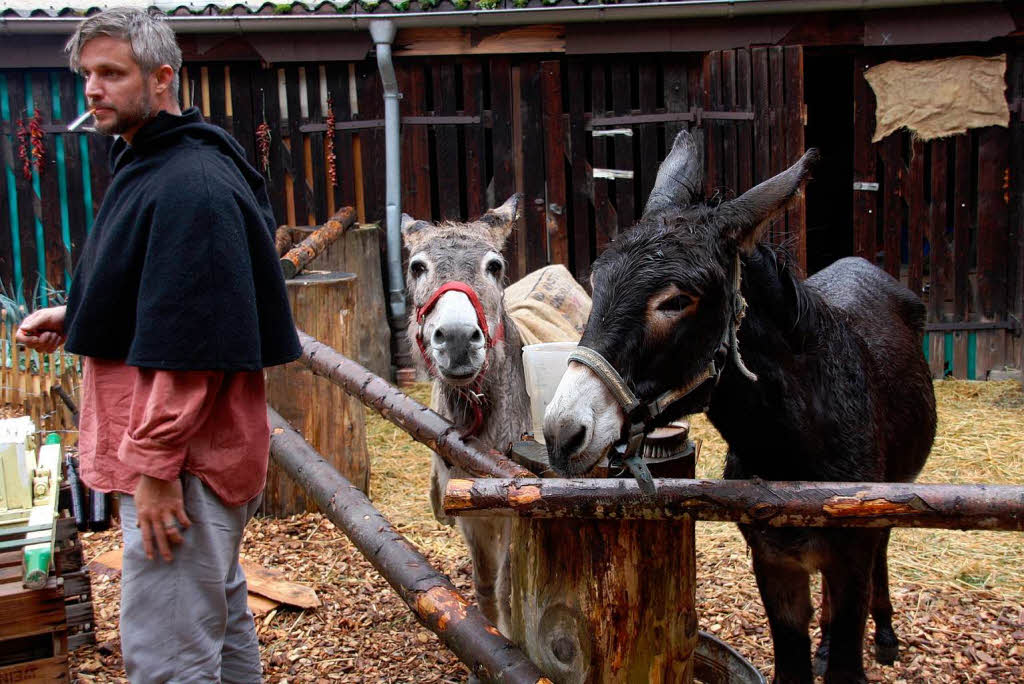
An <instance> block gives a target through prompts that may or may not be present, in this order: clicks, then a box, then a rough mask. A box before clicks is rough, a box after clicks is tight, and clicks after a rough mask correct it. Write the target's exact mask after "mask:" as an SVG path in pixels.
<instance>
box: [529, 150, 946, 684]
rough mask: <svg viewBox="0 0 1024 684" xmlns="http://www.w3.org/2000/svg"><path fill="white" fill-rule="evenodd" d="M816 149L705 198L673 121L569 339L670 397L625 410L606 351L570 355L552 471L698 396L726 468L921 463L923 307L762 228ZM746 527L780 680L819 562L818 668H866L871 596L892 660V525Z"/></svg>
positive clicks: (868, 272) (846, 468) (750, 473)
mask: <svg viewBox="0 0 1024 684" xmlns="http://www.w3.org/2000/svg"><path fill="white" fill-rule="evenodd" d="M815 156H816V155H815V152H814V151H811V152H808V153H807V154H805V155H804V157H803V158H802V159H801V160H800V161H799V162H797V163H796V164H795V165H794V166H793V167H791V168H790V169H789V170H788V171H785V172H784V173H782V174H780V175H778V176H776V177H775V178H772V179H771V180H768V181H766V182H764V183H762V184H760V185H758V186H757V187H755V188H752V189H751V190H750V191H748V192H747V193H745V194H743V195H742V196H740V197H738V198H736V199H734V200H732V201H728V202H722V203H721V204H719V205H718V206H716V207H709V206H705V205H702V204H695V200H696V199H697V198H698V196H699V193H698V189H699V186H700V178H701V176H702V172H701V163H700V157H699V153H698V152H697V151H696V146H695V145H694V143H693V141H692V140H691V138H690V136H689V134H687V133H686V132H685V131H683V133H681V134H680V135H679V137H678V138H677V139H676V141H675V144H674V146H673V149H672V151H671V153H670V154H669V156H668V158H667V159H666V160H665V162H664V163H663V164H662V167H661V169H660V170H659V173H658V180H657V182H656V184H655V188H654V191H653V193H652V195H651V198H650V199H649V200H648V204H647V206H646V208H645V210H644V215H643V217H642V218H641V219H640V221H639V223H638V224H637V225H636V226H635V227H634V228H633V229H632V230H630V231H629V232H627V233H626V234H625V235H623V236H622V237H621V238H619V239H617V240H616V241H615V242H614V243H613V244H612V245H611V246H610V247H609V248H608V250H607V251H606V252H605V253H604V254H602V255H601V256H600V258H599V259H598V260H597V261H596V262H595V264H594V269H593V276H592V278H591V282H592V284H593V290H594V308H593V310H592V312H591V314H590V320H589V322H588V324H587V329H586V332H585V333H584V334H583V339H582V341H581V343H580V344H581V345H582V346H584V347H589V348H590V349H592V350H594V351H595V352H597V353H598V354H600V355H601V356H603V357H604V359H606V360H607V362H608V363H609V364H610V366H611V367H612V368H614V371H617V372H618V374H619V375H620V376H621V378H622V379H623V380H624V381H625V383H626V384H627V385H628V386H629V387H630V388H631V389H632V390H633V393H634V394H635V395H636V397H638V398H639V399H640V400H641V401H642V402H651V401H653V400H655V399H662V403H661V405H662V406H664V405H665V404H668V406H667V409H666V410H665V411H664V412H663V413H660V414H659V415H657V416H656V417H655V418H652V417H651V416H650V413H649V412H648V411H647V409H646V407H645V408H644V411H641V412H640V413H642V414H643V417H642V418H638V417H637V415H636V414H637V411H633V412H631V413H630V415H629V416H628V417H627V415H626V413H625V412H624V410H623V409H622V408H621V406H620V404H619V403H618V401H617V400H616V399H615V398H614V397H613V395H612V394H611V393H610V392H609V390H608V389H607V388H606V385H605V382H606V381H604V380H602V379H600V377H599V375H600V373H599V372H597V371H595V370H592V369H591V366H594V365H597V366H599V365H600V363H595V362H594V361H593V358H594V357H593V356H591V357H590V359H591V361H590V363H591V365H590V366H588V365H585V363H582V362H576V363H570V364H569V369H568V371H567V372H566V375H565V377H564V378H563V380H562V383H561V385H560V386H559V388H558V392H557V394H556V396H555V398H554V399H553V401H552V402H551V405H550V406H549V408H548V411H547V415H546V419H545V428H544V434H545V437H546V440H547V444H548V449H549V456H550V459H551V464H552V466H553V467H554V468H555V469H556V470H558V471H560V472H561V473H563V474H565V475H577V474H579V473H582V472H585V471H587V470H589V469H590V467H591V466H593V464H594V463H596V462H597V461H598V460H599V459H600V458H601V457H602V456H603V455H605V454H606V453H607V452H608V451H609V449H611V448H613V447H616V448H621V445H622V444H623V442H624V440H625V437H626V435H627V433H628V430H629V428H630V427H631V426H633V425H636V424H638V421H641V420H644V419H646V423H647V427H650V425H653V424H658V423H661V422H664V421H667V420H671V419H673V418H675V417H677V416H679V415H681V414H685V413H695V412H699V411H701V410H706V411H707V414H708V417H709V418H710V420H711V422H712V423H713V424H714V426H715V427H716V428H717V429H718V430H719V431H720V432H721V433H722V436H723V437H724V438H725V439H726V441H727V442H728V444H729V453H728V457H727V461H726V467H725V477H727V478H732V479H737V478H753V477H758V478H762V479H764V480H818V481H835V480H843V481H902V482H905V481H910V480H913V479H914V477H916V476H917V473H918V472H919V471H920V470H921V467H922V466H923V465H924V462H925V459H926V458H927V456H928V452H929V450H930V449H931V444H932V439H933V438H934V436H935V396H934V393H933V391H932V384H931V379H930V376H929V372H928V366H927V365H926V363H925V360H924V358H923V355H922V352H921V337H922V332H923V326H924V320H925V308H924V306H923V305H922V304H921V302H920V301H919V300H918V299H917V297H915V296H914V295H913V294H912V293H911V292H910V291H909V290H907V289H906V288H905V287H903V286H902V285H900V283H899V282H897V281H896V280H894V279H893V278H891V277H890V276H889V275H887V274H886V273H884V272H883V271H881V270H879V269H878V268H876V267H875V266H873V265H871V264H870V263H868V262H867V261H864V260H863V259H857V258H848V259H843V260H841V261H838V262H836V263H834V264H832V265H831V266H829V267H828V268H826V269H824V270H823V271H821V272H819V273H817V274H815V275H814V276H812V277H811V278H808V279H807V280H803V281H802V280H800V279H799V278H798V277H797V276H796V274H795V272H794V269H793V268H792V267H791V266H790V265H789V264H788V263H787V259H786V257H785V256H784V254H783V253H782V252H781V251H780V250H778V249H774V248H772V247H770V246H767V245H762V244H759V240H760V239H761V237H762V235H763V233H764V228H765V224H766V219H767V218H768V217H769V216H770V215H771V214H772V213H773V212H774V211H775V210H777V209H778V208H780V207H781V206H782V205H783V204H784V203H785V202H786V200H788V199H789V198H790V197H791V196H792V195H793V194H794V193H795V192H796V191H797V190H798V188H799V187H800V184H801V183H802V182H803V180H804V179H805V177H806V175H807V173H808V167H809V165H810V163H811V162H812V161H813V160H814V158H815ZM744 314H745V315H744ZM741 351H742V355H741V354H740V352H741ZM687 387H689V388H690V391H689V392H688V393H685V392H679V391H678V390H679V389H680V388H687ZM652 406H653V405H652ZM654 412H655V413H657V411H654ZM740 529H741V531H742V533H743V536H744V537H745V538H746V540H747V543H748V544H749V545H750V549H751V553H752V558H753V565H754V573H755V575H756V577H757V584H758V588H759V589H760V592H761V599H762V601H763V602H764V606H765V612H766V613H767V614H768V621H769V624H770V625H771V632H772V641H773V643H774V647H775V681H776V682H812V681H813V674H812V666H811V658H810V650H811V642H810V636H809V634H808V629H809V625H810V620H811V616H812V612H813V611H812V608H811V600H810V590H809V578H810V573H811V572H812V571H821V573H822V577H823V601H822V605H823V611H822V613H823V616H822V643H821V645H820V646H819V649H818V665H819V667H820V669H821V671H822V672H823V673H824V675H825V681H826V682H830V683H838V682H864V681H866V680H865V676H864V666H863V662H862V657H861V651H862V645H863V640H864V629H865V623H866V621H867V614H868V610H869V607H870V610H871V613H872V615H873V616H874V619H875V625H876V630H875V644H876V658H877V659H878V660H879V661H880V662H884V663H891V662H892V661H893V660H894V658H895V657H896V652H897V645H898V641H897V639H896V635H895V633H894V632H893V629H892V605H891V603H890V601H889V586H888V567H887V562H886V547H887V545H888V542H889V532H888V530H868V529H859V530H854V529H849V530H842V529H835V530H822V529H796V528H791V529H761V528H758V527H754V526H744V525H741V526H740Z"/></svg>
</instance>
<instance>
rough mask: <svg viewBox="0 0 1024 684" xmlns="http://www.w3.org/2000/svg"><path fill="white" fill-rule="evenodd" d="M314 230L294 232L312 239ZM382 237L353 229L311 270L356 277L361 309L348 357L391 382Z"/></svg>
mask: <svg viewBox="0 0 1024 684" xmlns="http://www.w3.org/2000/svg"><path fill="white" fill-rule="evenodd" d="M314 230H315V227H310V228H296V229H295V231H294V232H296V233H299V234H300V235H308V234H310V233H312V232H313V231H314ZM381 235H382V233H381V230H380V228H378V227H377V226H375V225H370V226H365V227H361V228H358V229H355V228H354V227H353V229H350V230H347V231H345V233H344V234H343V235H342V236H341V237H339V238H338V239H337V240H335V241H334V242H332V243H331V244H329V245H328V246H327V248H326V249H324V251H323V252H321V253H320V254H318V255H317V256H316V257H315V258H314V259H313V260H312V261H311V262H309V265H308V266H307V269H316V270H321V271H346V272H348V273H355V274H356V276H357V280H356V284H355V289H356V301H358V302H359V306H358V307H357V308H356V310H355V312H354V319H353V320H354V323H353V329H354V333H355V337H354V344H355V346H354V347H352V348H350V349H348V350H345V351H344V354H345V355H346V356H348V357H349V358H350V359H352V360H354V361H357V362H358V363H359V365H361V366H363V367H364V368H366V369H368V370H371V371H373V372H374V373H376V374H377V375H379V376H381V377H382V378H385V379H391V377H392V375H391V329H390V327H389V326H388V314H387V302H386V300H385V294H384V291H385V288H384V276H383V274H382V271H381V269H382V265H381V247H380V241H381ZM299 327H300V328H302V325H301V324H300V325H299ZM339 351H341V350H339Z"/></svg>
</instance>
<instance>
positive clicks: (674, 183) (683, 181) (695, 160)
mask: <svg viewBox="0 0 1024 684" xmlns="http://www.w3.org/2000/svg"><path fill="white" fill-rule="evenodd" d="M703 147H704V146H703V144H702V140H701V138H700V137H699V134H698V136H693V135H690V132H689V131H687V130H686V129H685V128H684V129H683V130H681V131H679V135H677V136H676V139H675V142H673V143H672V149H671V150H670V151H669V153H668V156H666V157H665V160H664V161H663V162H661V166H659V167H658V176H657V178H655V179H654V187H653V188H652V189H651V196H650V197H648V198H647V204H646V205H645V206H644V218H647V217H648V216H653V215H654V214H657V213H660V212H662V211H665V210H666V209H673V208H674V209H683V208H685V207H688V206H690V205H691V204H693V202H694V200H696V199H697V198H698V197H700V194H701V183H702V181H703V177H704V170H703V169H704V164H703V162H702V161H701V154H702V152H703Z"/></svg>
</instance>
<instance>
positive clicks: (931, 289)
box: [0, 46, 1024, 377]
mask: <svg viewBox="0 0 1024 684" xmlns="http://www.w3.org/2000/svg"><path fill="white" fill-rule="evenodd" d="M865 54H867V53H865ZM803 59H804V57H803V51H802V49H801V48H800V47H799V46H788V47H764V48H752V49H734V50H716V51H711V52H704V53H663V54H657V55H650V54H649V55H635V54H613V55H585V56H584V55H563V54H545V55H537V54H511V53H510V54H501V55H453V56H444V57H437V56H404V57H400V58H397V59H396V67H397V71H398V77H399V82H400V87H401V90H402V93H403V99H402V103H401V112H402V117H403V126H402V167H403V168H402V176H403V186H404V187H403V210H404V211H405V212H407V213H409V214H411V215H413V216H415V217H417V218H425V219H431V220H442V219H468V218H473V217H476V216H478V215H480V214H481V213H482V212H483V211H484V210H485V209H486V208H487V207H488V206H493V205H494V204H497V203H500V202H502V201H504V199H505V198H507V197H508V196H509V195H511V194H512V193H514V192H522V193H524V196H525V203H524V216H523V219H522V221H521V223H520V225H519V226H518V229H517V230H516V231H515V232H514V233H513V234H512V236H511V237H510V240H509V244H508V245H507V246H506V250H505V252H506V257H507V259H508V262H509V277H510V278H511V279H515V278H518V277H520V276H522V275H524V274H525V273H527V272H529V271H531V270H533V269H536V268H538V267H540V266H543V265H546V264H548V263H563V264H565V265H567V266H568V267H569V268H570V269H571V271H572V272H573V273H574V274H575V275H576V276H577V277H578V278H579V279H580V280H581V281H585V279H586V277H587V276H588V274H589V269H590V265H591V263H592V262H593V259H594V258H595V257H596V256H597V254H599V253H600V252H601V251H602V250H603V249H604V247H605V246H606V245H607V244H608V242H609V241H610V240H612V239H613V238H614V237H615V236H616V235H617V234H618V233H619V232H620V231H622V230H624V229H626V228H628V227H629V226H630V225H632V223H633V222H634V221H635V220H636V219H637V217H638V216H639V214H640V213H641V212H642V209H643V205H644V202H645V201H646V199H647V196H648V194H649V192H650V188H651V186H652V184H653V182H654V178H655V175H656V172H657V166H658V162H659V160H660V159H661V158H662V157H663V156H664V154H665V152H666V150H667V149H668V147H669V146H670V145H671V141H672V139H673V138H674V136H675V134H676V132H678V131H679V130H680V129H681V128H683V127H686V128H688V129H690V130H691V131H692V132H694V133H695V134H696V135H699V136H700V137H701V139H702V140H703V144H704V146H705V159H706V164H705V184H704V185H705V188H704V189H705V195H706V197H707V198H709V199H712V200H714V199H716V198H717V199H727V198H729V197H731V196H734V195H736V194H738V193H741V192H743V191H744V190H746V189H747V188H749V187H750V186H752V185H753V184H756V183H758V182H760V181H762V180H764V179H766V178H768V177H770V176H772V175H774V174H775V173H778V172H779V171H781V170H783V169H785V168H786V167H787V166H789V165H790V164H791V163H792V162H793V161H795V160H796V159H797V158H798V157H799V155H800V154H801V153H802V151H803V149H804V125H805V119H804V117H805V114H804V112H805V109H804V103H803V84H804V70H803ZM1021 60H1022V57H1021V52H1020V50H1019V49H1018V50H1016V51H1015V52H1014V51H1011V55H1010V61H1009V73H1008V76H1007V81H1008V86H1009V90H1008V99H1009V100H1010V102H1011V104H1012V111H1013V114H1012V121H1011V127H1010V129H1009V130H1007V129H999V128H993V129H983V130H978V131H972V132H970V133H969V134H967V135H963V136H958V137H956V138H951V139H947V140H944V141H935V142H930V143H920V142H914V141H912V140H911V139H910V137H909V136H908V135H907V134H905V133H903V134H894V135H893V136H890V137H889V138H888V139H886V140H884V141H882V142H881V143H878V144H875V145H872V144H871V143H870V134H871V131H870V130H869V129H870V128H872V127H873V119H874V100H873V95H872V94H871V91H870V88H868V87H867V85H866V83H865V82H864V79H863V73H862V72H863V69H864V68H865V67H866V66H867V65H868V63H869V61H870V60H868V57H866V56H865V57H864V58H863V59H861V60H860V61H859V62H858V63H857V64H856V65H855V72H856V73H855V74H854V82H855V83H854V85H855V102H856V106H855V112H854V114H855V116H856V119H855V122H856V123H855V131H856V132H855V137H856V140H855V141H854V149H855V159H854V166H855V177H854V180H856V181H871V182H878V183H879V186H880V189H879V191H878V192H867V191H855V192H854V236H853V237H854V240H853V243H854V249H855V253H856V254H859V255H861V256H865V257H866V258H869V259H871V260H872V261H874V262H876V263H878V264H879V265H881V266H882V267H884V268H886V269H887V270H889V271H890V272H891V273H893V274H894V275H897V276H898V277H900V278H901V279H902V280H903V281H904V282H906V283H907V284H908V286H910V287H911V288H912V289H913V290H914V291H916V292H919V293H920V294H921V296H922V297H923V298H924V300H925V301H926V303H927V304H928V308H929V321H930V325H931V326H932V330H931V331H930V335H929V340H928V342H927V343H926V348H927V351H928V354H929V359H930V361H931V363H932V364H933V368H934V370H935V373H936V375H941V374H944V373H953V374H954V375H957V376H960V377H968V376H970V377H984V376H985V374H986V373H987V371H988V369H989V368H994V367H998V366H1000V365H1002V364H1003V363H1010V364H1013V363H1016V361H1015V359H1016V358H1017V357H1019V355H1020V354H1021V353H1022V352H1021V349H1020V347H1021V345H1020V344H1019V338H1018V337H1016V336H1015V335H1014V334H1013V333H1012V332H1011V330H1010V328H1011V326H1012V325H1013V322H1014V320H1019V319H1020V317H1021V315H1022V312H1021V311H1020V307H1021V273H1022V271H1024V265H1022V263H1021V262H1022V254H1024V249H1022V248H1021V245H1020V242H1021V239H1022V236H1021V231H1020V229H1019V226H1020V223H1021V215H1022V213H1024V212H1022V211H1021V203H1022V200H1021V197H1022V192H1021V187H1022V182H1021V164H1022V161H1021V160H1022V158H1024V154H1022V140H1024V133H1022V131H1021V113H1022V109H1021V104H1020V102H1021V100H1022V95H1024V87H1022V83H1021V82H1022V78H1024V76H1022V74H1024V66H1022V61H1021ZM182 99H183V101H184V102H185V103H194V104H196V105H198V106H200V107H201V109H202V110H203V112H204V114H205V115H206V116H207V117H208V118H209V119H210V120H211V121H213V122H214V123H216V124H219V125H221V126H223V127H224V128H226V129H227V130H228V131H230V132H231V133H232V134H233V135H234V136H235V137H236V138H237V139H238V140H239V141H240V142H241V143H242V145H243V146H244V147H245V149H246V151H247V154H248V156H249V159H250V161H252V162H253V163H254V164H255V165H257V166H258V167H260V168H261V169H262V170H263V171H264V172H265V175H266V176H267V178H268V183H269V187H270V196H271V199H272V203H273V206H274V211H275V214H276V217H277V221H278V222H279V223H280V224H291V225H311V224H316V223H320V222H322V221H324V220H325V219H326V218H327V217H328V216H330V214H331V213H332V212H333V211H334V210H336V209H337V208H338V207H341V206H345V205H351V206H355V207H356V208H357V211H358V216H359V220H360V221H378V220H381V219H382V218H383V215H384V192H385V183H384V159H385V154H384V132H383V102H382V98H381V85H380V79H379V77H378V75H377V67H376V63H375V61H374V60H373V59H366V60H360V61H355V62H326V63H315V62H310V63H289V64H285V65H272V66H269V67H265V66H262V65H261V64H260V63H259V62H255V61H210V62H189V63H187V64H186V66H185V68H184V69H183V72H182ZM328 102H329V103H330V105H331V106H332V107H333V113H334V118H335V122H336V124H335V136H334V150H335V155H336V182H332V180H331V178H330V174H329V169H328V159H327V154H326V137H327V136H326V125H325V121H326V119H327V113H328V112H327V109H328ZM83 109H84V101H83V98H82V94H81V86H80V81H79V80H78V79H77V78H76V77H74V76H73V75H71V74H70V73H68V72H67V71H66V70H58V69H49V70H48V69H29V70H0V148H2V149H0V152H2V154H3V161H4V164H3V170H2V172H0V282H2V283H3V285H4V287H5V289H6V290H7V291H8V292H10V291H11V290H14V291H16V292H19V293H21V294H22V296H23V297H24V298H26V299H34V300H38V301H40V302H46V301H47V300H48V298H49V297H48V294H47V291H46V289H45V288H42V287H41V286H40V283H42V282H43V281H44V280H45V283H46V284H47V285H48V287H50V288H53V289H55V290H61V289H64V288H66V286H67V284H68V281H69V277H70V271H71V267H72V265H73V264H74V263H75V260H76V259H77V256H78V250H79V249H80V248H81V245H82V243H83V241H84V238H85V235H86V234H87V233H88V231H89V229H90V227H91V222H92V220H93V218H94V216H95V212H96V209H97V208H98V206H99V203H100V201H101V200H102V197H103V194H104V192H105V190H106V187H107V185H108V183H109V173H108V170H107V162H106V150H107V148H108V146H109V139H107V138H105V137H102V136H97V135H91V134H87V133H81V132H76V133H67V132H66V131H65V127H66V123H67V122H68V121H69V120H71V119H73V118H74V117H75V116H76V115H77V114H79V113H80V112H81V111H83ZM37 111H38V112H39V116H40V118H41V121H42V125H43V131H44V133H45V135H44V148H45V158H44V160H43V165H42V168H41V169H40V170H36V169H33V168H32V167H31V166H30V167H29V169H28V174H27V175H26V174H25V173H24V170H23V164H22V161H21V159H20V158H19V147H20V144H19V135H18V123H19V122H26V121H27V120H29V119H31V118H32V116H33V115H35V114H36V112H37ZM262 122H267V123H268V124H269V126H270V130H271V144H270V148H269V154H268V156H267V160H266V161H267V164H266V166H265V168H264V165H263V163H262V159H261V155H260V154H259V150H258V143H257V139H256V131H257V127H258V125H259V124H260V123H262ZM805 223H806V219H805V207H804V198H803V196H802V195H800V196H798V197H796V198H794V200H793V201H792V202H791V203H790V204H789V205H788V206H787V207H786V208H785V210H784V211H783V212H780V213H779V215H778V216H776V217H775V218H774V219H773V221H772V226H771V229H770V231H771V232H770V237H771V239H773V240H774V241H776V242H784V243H786V244H788V245H789V247H790V249H791V250H792V252H793V253H794V255H795V256H796V258H797V260H798V261H799V263H800V264H802V265H805V264H806V228H805ZM40 276H42V277H40ZM1014 317H1016V318H1014Z"/></svg>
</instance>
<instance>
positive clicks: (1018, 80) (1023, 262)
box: [1006, 43, 1024, 369]
mask: <svg viewBox="0 0 1024 684" xmlns="http://www.w3.org/2000/svg"><path fill="white" fill-rule="evenodd" d="M1008 57H1009V62H1008V64H1007V76H1006V82H1007V84H1008V85H1009V87H1008V88H1007V91H1008V92H1007V98H1008V99H1009V101H1010V102H1018V103H1020V102H1024V49H1022V48H1021V47H1020V45H1019V43H1018V45H1017V47H1016V49H1014V50H1013V51H1012V52H1011V53H1010V55H1009V56H1008ZM1009 134H1010V145H1009V148H1010V149H1009V157H1010V179H1009V180H1010V183H1009V185H1010V187H1009V195H1010V198H1009V199H1010V204H1009V207H1008V208H1007V223H1008V226H1009V235H1010V260H1009V266H1008V268H1007V282H1008V283H1009V287H1008V288H1007V310H1008V311H1011V312H1013V314H1014V315H1015V316H1016V317H1017V320H1022V319H1024V105H1020V106H1018V107H1017V108H1016V109H1015V110H1014V112H1013V113H1012V114H1011V116H1010V130H1009ZM1012 343H1013V347H1015V348H1018V349H1020V350H1021V351H1022V353H1024V344H1021V340H1020V339H1018V338H1015V339H1014V340H1012ZM1014 362H1015V363H1016V364H1017V367H1018V368H1021V369H1024V356H1022V357H1018V358H1017V360H1016V361H1014Z"/></svg>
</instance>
